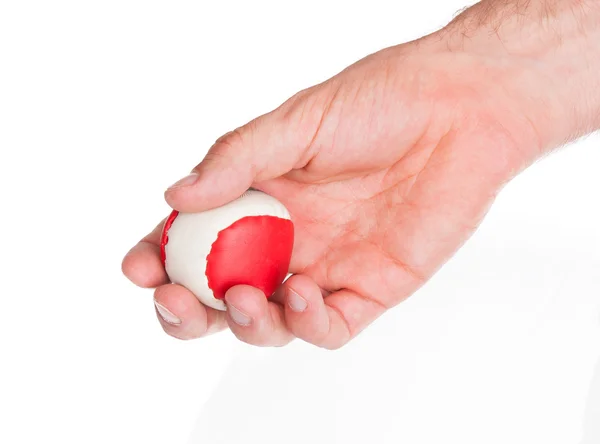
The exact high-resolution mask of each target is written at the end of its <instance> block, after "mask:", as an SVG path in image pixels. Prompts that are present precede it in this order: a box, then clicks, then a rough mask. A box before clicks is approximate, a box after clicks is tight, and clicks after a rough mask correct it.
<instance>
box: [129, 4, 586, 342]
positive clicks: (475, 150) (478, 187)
mask: <svg viewBox="0 0 600 444" xmlns="http://www.w3.org/2000/svg"><path fill="white" fill-rule="evenodd" d="M467 12H468V11H467ZM451 26H452V25H451ZM454 26H464V22H463V23H460V24H455V25H454ZM457 35H459V34H458V33H457V32H452V30H451V29H449V28H447V29H445V30H443V31H442V32H438V33H435V34H432V35H430V36H427V37H425V38H423V39H421V40H418V41H415V42H412V43H409V44H405V45H400V46H397V47H393V48H388V49H386V50H383V51H381V52H378V53H376V54H373V55H371V56H369V57H367V58H365V59H363V60H361V61H359V62H358V63H356V64H354V65H352V66H350V67H349V68H347V69H346V70H344V71H343V72H341V73H340V74H338V75H337V76H335V77H333V78H331V79H329V80H328V81H326V82H324V83H322V84H320V85H317V86H314V87H312V88H309V89H307V90H305V91H302V92H300V93H299V94H297V95H295V96H294V97H292V98H291V99H289V100H288V101H286V102H285V103H284V104H283V105H282V106H281V107H279V108H278V109H276V110H274V111H273V112H271V113H269V114H266V115H264V116H261V117H259V118H257V119H256V120H254V121H252V122H250V123H248V124H246V125H244V126H242V127H240V128H238V129H237V130H235V131H233V132H232V133H229V134H227V135H225V136H223V137H222V138H220V139H219V140H218V141H217V142H216V143H215V144H214V146H213V147H212V148H211V149H210V150H209V152H208V154H207V155H206V157H205V158H204V160H203V161H202V162H201V163H200V164H199V165H198V166H197V167H196V168H194V170H193V173H192V175H191V176H188V177H187V178H185V179H183V180H182V181H180V182H179V183H177V184H175V185H174V186H172V187H171V188H169V189H168V190H167V192H166V193H165V198H166V200H167V202H168V203H169V204H170V205H171V206H172V207H173V208H174V209H177V210H180V211H183V212H194V211H202V210H206V209H209V208H212V207H215V206H219V205H222V204H224V203H227V202H229V201H231V200H233V199H235V198H236V197H238V196H239V195H241V194H242V193H243V192H244V191H245V190H246V189H247V188H249V187H251V186H252V187H254V188H257V189H260V190H263V191H265V192H266V193H268V194H271V195H273V196H274V197H276V198H277V199H279V200H280V201H281V202H282V203H284V205H285V206H286V207H287V208H288V210H289V211H290V214H291V216H292V220H293V222H294V224H295V229H296V242H295V246H294V253H293V258H292V263H291V266H290V272H291V273H293V276H292V277H291V278H290V279H288V280H287V281H286V283H285V284H284V285H283V286H282V288H281V289H280V290H278V291H277V293H276V294H275V295H274V296H273V298H271V299H270V300H269V301H267V299H266V298H265V296H264V295H263V294H262V293H261V292H260V291H259V290H257V289H254V288H251V287H247V286H238V287H234V288H231V289H230V290H229V291H228V293H227V295H226V302H227V306H228V311H227V312H218V311H215V310H213V309H210V308H207V307H205V306H203V305H201V304H200V302H198V300H197V299H196V298H195V297H194V296H193V295H192V294H191V293H190V292H189V291H188V290H186V289H185V288H183V287H181V286H178V285H174V284H169V283H168V278H167V276H166V274H165V271H164V269H163V267H162V263H161V261H160V258H159V248H158V240H159V235H160V230H161V227H162V223H161V224H159V226H158V227H157V228H156V230H155V231H154V232H153V233H151V234H150V235H149V236H148V237H146V238H145V239H144V240H143V241H142V242H140V243H139V244H138V245H137V246H136V247H134V248H133V249H132V250H131V251H130V252H129V253H128V255H127V256H126V258H125V260H124V263H123V269H124V272H125V274H126V275H127V276H128V277H129V278H130V279H131V280H132V281H133V282H134V283H136V284H138V285H140V286H142V287H157V288H156V291H155V302H156V303H157V310H158V311H159V312H160V314H161V315H162V316H159V319H160V322H161V325H162V326H163V328H164V329H165V331H166V332H167V333H169V334H171V335H173V336H175V337H178V338H182V339H190V338H196V337H200V336H203V335H206V334H208V333H211V332H214V331H218V330H220V329H223V328H225V327H226V326H229V328H230V329H231V330H232V332H233V333H234V334H235V335H236V336H237V337H238V338H239V339H241V340H242V341H245V342H248V343H251V344H256V345H262V346H279V345H284V344H286V343H288V342H289V341H290V340H292V339H293V338H294V337H298V338H300V339H303V340H305V341H308V342H310V343H312V344H315V345H317V346H320V347H324V348H329V349H334V348H338V347H340V346H342V345H344V344H345V343H347V342H348V341H349V340H351V339H352V338H354V337H355V336H356V335H357V334H358V333H359V332H361V331H362V330H363V329H364V328H365V327H366V326H367V325H369V324H370V323H371V322H373V321H374V320H375V319H376V318H377V317H378V316H380V315H381V314H382V313H384V312H385V311H386V310H388V309H390V308H391V307H393V306H395V305H396V304H398V303H400V302H401V301H402V300H404V299H405V298H407V297H408V296H410V295H411V294H412V293H414V292H415V290H417V289H418V288H419V287H420V286H421V285H423V284H424V283H425V282H426V281H427V280H428V279H429V278H430V277H431V276H432V275H433V274H434V273H435V272H436V271H437V270H438V269H439V268H440V267H441V266H442V265H443V264H444V263H445V261H446V260H447V259H448V258H449V257H450V256H451V255H452V254H453V253H454V252H455V251H456V250H457V249H458V248H459V247H460V246H461V245H462V244H463V243H464V242H465V241H466V240H467V239H468V238H469V236H470V235H471V234H472V233H473V231H474V230H475V229H476V228H477V226H478V225H479V223H480V222H481V220H482V218H483V217H484V215H485V213H486V211H487V210H488V209H489V207H490V205H491V204H492V202H493V200H494V198H495V196H496V195H497V193H498V192H499V191H500V190H501V188H502V186H503V185H504V184H505V183H506V182H507V181H509V180H510V179H511V178H512V177H514V176H515V175H516V174H517V173H518V172H519V171H521V170H522V169H523V168H525V167H526V166H528V165H529V164H531V163H532V162H533V161H534V160H535V159H536V158H537V157H538V156H540V155H541V154H543V153H544V152H545V151H546V150H548V149H549V148H552V147H553V146H555V145H556V144H558V143H559V142H560V141H562V140H567V139H569V138H572V137H573V136H574V135H575V134H576V133H577V132H578V131H580V128H578V127H577V126H576V125H575V124H569V123H568V116H567V114H566V112H565V111H563V110H564V109H566V108H565V106H566V105H568V103H565V97H566V95H567V94H566V93H565V94H563V93H564V92H565V91H564V90H562V89H560V88H555V86H556V84H555V83H553V82H555V81H556V79H555V78H553V77H552V76H549V75H546V74H544V75H543V74H541V73H540V71H539V69H540V68H539V67H538V66H537V65H534V64H532V63H531V60H529V59H526V58H523V57H522V55H519V56H511V55H510V54H507V53H501V52H500V51H506V45H505V44H504V45H497V44H493V42H487V43H485V44H486V45H487V48H488V49H489V50H488V51H487V52H485V51H482V50H481V48H480V47H478V46H476V45H474V43H473V42H474V41H475V39H469V41H468V42H467V41H465V40H464V39H458V40H457V37H456V36H457ZM463 37H464V34H463ZM498 38H501V37H500V33H498ZM457 42H460V43H457ZM504 43H506V42H504ZM499 48H504V49H501V50H500V49H499ZM557 57H558V56H557ZM553 60H554V59H553ZM552 66H554V65H552V64H551V63H550V62H548V64H546V65H543V68H544V69H545V70H544V73H547V72H548V69H549V67H552ZM551 88H554V90H552V89H551ZM524 90H526V91H527V94H526V95H523V91H524ZM549 91H550V92H549ZM569 109H573V107H571V108H569ZM561 119H562V120H561ZM555 120H559V121H561V122H563V123H562V124H552V122H554V121H555Z"/></svg>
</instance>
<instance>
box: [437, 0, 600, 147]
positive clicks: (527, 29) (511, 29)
mask: <svg viewBox="0 0 600 444" xmlns="http://www.w3.org/2000/svg"><path fill="white" fill-rule="evenodd" d="M443 34H444V38H445V40H446V43H447V45H448V47H449V48H450V49H452V50H460V51H466V52H469V53H480V54H481V55H485V56H488V57H494V58H498V59H499V60H502V59H503V58H505V59H506V60H507V63H512V62H514V61H515V60H518V65H519V66H520V67H522V69H519V70H516V71H514V72H513V73H512V74H513V78H512V79H510V80H509V83H510V85H511V87H512V88H513V90H512V92H513V93H515V94H517V95H519V96H520V100H522V105H523V107H524V108H526V109H528V110H530V111H531V112H530V119H531V121H532V124H533V125H534V126H535V129H536V131H537V132H538V133H539V134H540V139H541V140H540V144H541V145H542V149H544V150H545V149H552V148H554V147H556V146H557V145H560V144H562V143H564V142H567V141H570V140H573V139H575V138H577V137H579V136H581V135H584V134H587V133H590V132H592V131H594V130H597V129H599V128H600V0H484V1H482V2H480V3H478V4H476V5H475V6H473V7H471V8H469V9H467V10H466V11H464V12H463V13H462V14H460V15H459V16H458V17H457V18H456V19H455V20H454V21H453V22H452V23H450V25H448V26H447V27H446V29H445V30H444V32H443Z"/></svg>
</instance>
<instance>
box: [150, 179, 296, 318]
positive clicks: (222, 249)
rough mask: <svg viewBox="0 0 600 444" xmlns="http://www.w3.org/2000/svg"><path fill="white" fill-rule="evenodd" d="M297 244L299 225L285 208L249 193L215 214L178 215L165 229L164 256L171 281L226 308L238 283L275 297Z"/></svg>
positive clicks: (264, 196)
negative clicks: (230, 294)
mask: <svg viewBox="0 0 600 444" xmlns="http://www.w3.org/2000/svg"><path fill="white" fill-rule="evenodd" d="M293 245H294V225H293V223H292V221H291V219H290V215H289V213H288V211H287V209H286V208H285V207H284V206H283V204H282V203H281V202H279V201H278V200H277V199H275V198H274V197H272V196H269V195H267V194H265V193H263V192H261V191H256V190H248V191H247V192H246V193H244V194H243V195H242V196H241V197H239V198H238V199H236V200H234V201H232V202H230V203H228V204H226V205H223V206H221V207H218V208H214V209H212V210H208V211H204V212H201V213H179V212H177V211H173V212H172V213H171V215H170V216H169V218H168V219H167V221H166V223H165V225H164V228H163V232H162V239H161V256H162V260H163V262H164V265H165V270H166V271H167V274H168V275H169V278H170V280H171V282H173V283H176V284H179V285H182V286H184V287H185V288H187V289H188V290H190V291H191V292H192V293H194V295H195V296H196V297H197V298H198V299H199V300H200V302H202V303H203V304H205V305H207V306H209V307H212V308H215V309H217V310H225V309H226V307H225V303H224V301H223V299H224V297H225V292H227V290H229V289H230V288H231V287H233V286H235V285H241V284H244V285H251V286H253V287H256V288H259V289H260V290H262V291H263V292H264V293H265V295H266V296H267V297H270V296H271V295H272V294H273V292H274V291H275V289H276V288H277V287H278V286H279V285H280V284H281V283H282V282H283V281H284V280H285V277H286V276H287V274H288V269H289V265H290V260H291V257H292V248H293Z"/></svg>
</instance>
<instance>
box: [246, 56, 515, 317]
mask: <svg viewBox="0 0 600 444" xmlns="http://www.w3.org/2000/svg"><path fill="white" fill-rule="evenodd" d="M386 63H390V61H389V59H387V60H386ZM413 63H415V62H413ZM415 65H416V66H415V69H424V68H425V67H423V66H421V65H420V64H419V61H418V60H417V61H416V63H415ZM410 68H411V66H410V64H408V66H407V64H404V69H405V70H410ZM465 68H469V69H470V67H465ZM390 69H393V68H390V67H389V66H388V69H381V61H380V58H379V55H376V56H373V57H371V58H368V59H365V60H364V61H362V62H360V63H358V64H357V65H355V66H353V67H351V68H350V69H349V70H348V71H347V72H345V73H344V74H345V75H346V77H345V78H344V84H343V86H342V87H338V86H337V84H336V79H333V81H330V82H329V83H326V84H324V85H321V86H319V87H317V88H316V90H315V91H312V94H313V95H315V94H321V95H323V96H324V97H321V98H319V99H318V100H316V101H317V102H320V103H322V104H325V109H326V113H325V114H324V115H323V117H322V119H321V124H320V126H319V127H318V129H317V132H316V134H315V136H314V137H313V146H312V147H311V148H310V149H313V150H314V151H315V152H317V153H318V154H317V155H316V156H315V157H313V158H312V159H311V161H310V162H309V164H308V166H307V167H305V168H304V169H303V170H302V172H301V174H298V172H297V171H295V172H294V174H293V175H292V176H291V177H285V176H284V177H282V178H277V179H275V180H272V181H267V182H264V183H260V184H258V187H259V188H261V189H263V190H265V191H267V192H269V193H270V194H273V195H274V196H275V197H277V198H279V199H280V200H281V201H283V202H284V203H285V204H286V206H287V207H288V208H289V210H290V212H291V214H292V216H293V219H294V223H295V226H296V230H297V242H296V247H295V251H294V258H293V263H292V269H293V270H292V271H294V272H296V273H302V274H306V275H309V276H310V277H312V278H313V279H314V280H315V281H316V282H317V284H318V285H319V286H320V287H321V288H322V289H323V290H324V291H325V292H327V293H328V292H333V291H336V290H339V289H341V288H346V289H352V290H353V291H356V292H357V293H359V294H361V295H364V296H365V297H366V298H369V299H370V300H372V301H375V302H377V303H378V304H381V305H382V306H384V307H390V306H392V305H395V304H396V303H398V302H400V301H401V300H402V299H403V298H405V297H407V296H408V295H410V294H411V293H412V292H413V291H414V290H415V289H416V288H417V287H418V286H419V285H421V284H422V283H424V282H425V281H426V280H427V279H428V278H429V277H430V276H431V275H432V274H433V273H434V272H435V271H436V269H438V268H439V266H441V265H442V264H443V263H444V262H445V260H446V259H448V257H449V256H450V255H451V254H452V253H453V252H454V251H455V250H456V249H457V248H458V247H459V246H460V245H461V244H462V243H463V242H464V241H465V240H466V239H467V238H468V237H469V236H470V234H472V232H473V231H474V230H475V228H476V227H477V225H478V224H479V222H480V221H481V218H482V217H483V216H484V214H485V212H486V210H487V209H488V208H489V205H490V204H491V202H492V201H493V198H494V196H495V194H496V193H497V191H498V190H499V188H500V186H501V185H502V183H503V181H506V180H507V179H508V176H509V175H510V174H511V170H513V169H518V162H519V159H517V158H516V157H515V156H513V155H512V154H510V155H509V153H514V152H515V149H514V146H513V144H514V141H513V140H510V139H508V138H507V135H506V130H505V129H504V128H505V122H503V121H502V120H501V119H500V118H499V117H494V116H499V115H501V110H496V111H495V112H492V111H490V110H486V109H484V108H481V107H480V106H479V105H469V103H471V104H475V103H477V102H476V99H477V98H476V97H473V96H467V97H465V96H464V95H463V96H461V98H460V102H459V101H458V100H453V99H452V98H450V100H447V101H440V100H438V99H437V98H436V97H432V96H431V95H427V94H425V95H422V96H419V97H415V95H414V93H411V91H414V90H418V86H419V85H417V83H418V82H419V81H420V80H421V79H417V78H416V77H411V75H410V72H409V73H408V75H407V77H408V78H412V81H411V82H404V83H400V82H396V83H393V82H390V81H389V78H388V76H390V75H391V73H390V71H389V70H390ZM369 72H372V73H375V75H367V74H368V73H369ZM429 75H430V76H431V75H432V74H431V73H429ZM348 77H350V79H351V80H349V79H348ZM354 79H355V80H354ZM352 80H354V81H352ZM445 80H446V83H445V84H439V85H431V86H430V87H431V90H435V91H436V93H437V94H438V96H443V95H444V94H446V93H448V96H452V94H450V93H449V92H450V91H452V90H455V89H457V88H460V87H461V85H462V84H465V83H467V82H469V81H470V80H469V79H466V78H463V79H462V80H461V81H460V82H459V81H456V82H453V81H448V79H447V78H446V79H445ZM365 83H367V84H365ZM411 94H412V97H410V100H402V99H401V98H405V97H409V96H410V95H411ZM399 98H400V99H399ZM312 100H313V101H315V99H314V98H312ZM409 103H410V105H408V104H409ZM433 103H435V104H436V109H435V112H434V109H433V106H432V105H433ZM294 106H295V107H298V108H301V109H302V111H303V112H306V111H305V104H304V103H302V102H300V103H298V102H296V103H294ZM468 106H470V109H468V110H466V111H468V116H469V119H471V123H470V124H469V123H467V122H464V121H460V119H459V118H457V116H456V115H453V114H452V113H451V110H452V109H456V107H468ZM314 112H317V113H318V112H321V110H314ZM373 116H375V118H373ZM398 116H409V117H404V118H403V117H400V118H399V117H398ZM495 119H496V120H495ZM483 149H485V152H482V150H483ZM509 157H515V158H509ZM330 303H335V302H333V301H330Z"/></svg>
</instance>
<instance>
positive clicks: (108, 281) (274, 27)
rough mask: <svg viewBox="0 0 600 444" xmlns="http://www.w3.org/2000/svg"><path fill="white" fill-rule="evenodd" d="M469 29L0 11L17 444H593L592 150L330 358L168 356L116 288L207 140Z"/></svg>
mask: <svg viewBox="0 0 600 444" xmlns="http://www.w3.org/2000/svg"><path fill="white" fill-rule="evenodd" d="M463 6H467V5H466V4H464V3H462V2H461V1H460V0H453V1H448V0H444V1H436V0H423V1H420V2H408V1H398V0H394V1H379V0H370V1H368V2H367V1H363V2H349V1H325V2H323V1H312V0H311V1H306V0H305V1H302V2H291V1H290V2H286V1H283V2H282V1H277V2H276V1H271V2H267V1H252V2H248V1H219V2H192V1H172V2H166V1H164V2H157V1H124V0H119V1H108V0H106V1H102V2H91V1H86V2H82V1H70V2H69V1H54V2H43V1H38V2H32V1H26V0H20V1H11V0H5V1H2V2H0V185H1V189H2V191H1V196H2V201H3V205H2V208H3V209H2V210H1V211H2V218H1V219H0V233H2V243H1V247H2V250H1V251H2V255H1V256H0V264H1V268H0V269H1V276H2V284H1V286H0V291H1V299H0V301H1V305H0V319H1V321H0V365H1V366H0V442H2V443H11V444H13V443H35V442H60V443H65V444H66V443H84V442H85V443H107V442H110V443H133V442H135V443H137V442H140V443H142V442H143V443H147V444H151V443H167V442H168V443H186V442H190V443H193V444H196V443H202V444H212V443H235V442H260V443H265V444H266V443H275V442H277V443H280V442H285V443H296V442H312V443H321V442H322V443H333V442H339V443H354V442H356V443H371V442H373V443H387V442H390V443H391V442H394V443H397V442H404V443H411V444H413V443H414V444H421V443H442V442H443V443H446V442H460V443H461V444H471V443H473V444H475V443H477V444H480V443H488V444H494V443H508V442H510V443H513V444H521V443H523V444H525V443H527V444H530V443H545V444H554V443H561V444H564V443H573V444H597V443H598V442H600V282H599V280H598V278H597V277H598V274H599V270H600V232H599V229H598V227H599V226H600V211H599V210H598V202H599V199H598V197H597V194H598V190H599V189H600V175H599V174H598V166H599V165H600V146H599V145H600V138H599V137H590V138H587V139H586V140H584V141H581V142H579V143H577V144H575V145H574V146H571V147H568V148H566V149H564V150H562V151H560V152H558V153H556V154H554V155H552V156H550V157H549V158H547V159H545V160H543V161H542V162H540V163H538V164H536V165H535V166H533V167H532V168H530V169H529V170H528V171H526V172H525V173H524V174H523V175H521V176H520V177H518V178H517V179H516V180H515V181H514V182H512V183H511V184H510V185H509V186H508V187H507V188H506V189H505V190H504V191H503V193H502V194H501V195H500V197H499V199H498V201H497V203H496V205H495V206H494V207H493V209H492V211H491V213H490V215H489V216H488V218H487V219H486V220H485V222H484V224H483V225H482V227H481V229H480V230H479V231H478V232H477V233H476V235H475V236H474V237H473V238H472V239H471V241H470V242H469V243H468V244H467V245H466V246H465V248H463V249H462V250H461V251H460V253H459V254H458V255H457V256H456V257H455V258H454V259H453V260H452V261H450V262H449V263H448V264H447V266H446V267H444V268H443V269H442V271H441V272H440V273H439V274H438V275H436V276H435V278H434V279H433V280H432V281H431V282H430V283H429V284H428V285H427V286H426V287H424V288H423V289H422V290H421V291H419V292H418V294H416V295H414V297H412V298H410V299H409V300H408V301H406V302H405V303H404V304H402V305H401V306H400V307H398V308H397V309H395V310H394V311H392V312H390V313H389V314H387V315H386V316H384V317H383V318H382V319H381V320H380V321H378V322H377V323H376V324H375V325H373V326H372V327H371V328H369V329H368V330H366V331H365V332H364V333H363V335H361V336H360V337H359V338H358V339H357V340H356V341H355V342H354V343H352V344H351V345H350V346H348V347H346V348H344V349H342V350H340V351H338V352H335V353H328V352H324V351H321V350H316V349H314V348H312V347H308V346H306V345H304V344H302V343H295V344H293V345H292V346H290V347H287V348H284V349H277V350H273V349H256V348H252V347H247V346H243V345H241V344H239V343H238V342H237V341H235V340H234V338H233V336H232V335H231V334H230V333H228V332H227V333H223V334H220V335H217V336H213V337H210V338H208V339H205V340H200V341H192V342H180V341H177V340H175V339H171V338H169V337H167V336H166V335H164V334H163V333H162V330H161V329H160V327H159V325H158V323H157V322H156V320H155V318H154V308H153V304H152V293H151V291H144V290H140V289H137V288H135V287H134V286H133V285H131V284H130V283H129V282H128V281H127V280H126V279H125V278H124V277H122V275H121V272H120V262H121V259H122V256H123V255H124V254H125V253H126V251H127V250H128V249H129V248H130V247H131V246H132V245H133V243H135V242H136V241H137V240H138V239H139V238H140V237H141V236H143V235H144V234H146V232H148V231H149V230H151V229H152V228H153V227H154V225H155V224H156V223H157V222H158V221H159V220H160V219H161V218H162V217H164V216H165V215H166V214H167V211H168V208H167V206H166V204H165V203H164V201H163V200H162V193H163V190H164V188H165V187H166V186H168V185H169V184H170V183H171V182H173V181H175V180H176V179H178V178H179V177H180V176H182V175H184V174H186V173H187V172H188V171H189V169H190V168H191V167H192V166H193V165H195V164H196V163H197V162H198V161H199V160H201V158H202V157H203V155H204V153H205V151H206V149H208V147H209V146H210V144H211V143H212V141H213V140H214V139H216V138H217V137H218V136H220V135H221V134H222V133H225V132H226V131H228V130H230V129H232V128H234V127H236V126H238V125H240V124H242V123H245V122H246V121H248V120H250V119H251V118H253V117H255V116H257V115H258V114H261V113H263V112H265V111H268V110H270V109H271V108H273V107H275V106H277V105H278V104H279V103H280V102H282V101H283V100H285V99H286V98H287V97H288V96H290V95H292V94H293V93H295V92H296V91H298V90H299V89H302V88H304V87H307V86H309V85H311V84H313V83H316V82H320V81H322V80H324V79H325V78H327V77H329V76H331V75H333V74H335V73H336V72H338V71H339V70H341V69H342V68H343V67H345V66H346V65H348V64H350V63H352V62H354V61H355V60H357V59H359V58H362V57H363V56H365V55H367V54H368V53H370V52H373V51H376V50H378V49H381V48H383V47H386V46H389V45H392V44H397V43H401V42H404V41H407V40H410V39H413V38H416V37H419V36H421V35H423V34H425V33H428V32H431V31H433V30H435V29H437V28H438V27H439V26H442V25H444V24H445V23H446V22H447V21H448V20H449V19H451V17H452V15H453V13H455V12H456V11H457V10H458V9H460V8H461V7H463Z"/></svg>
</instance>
